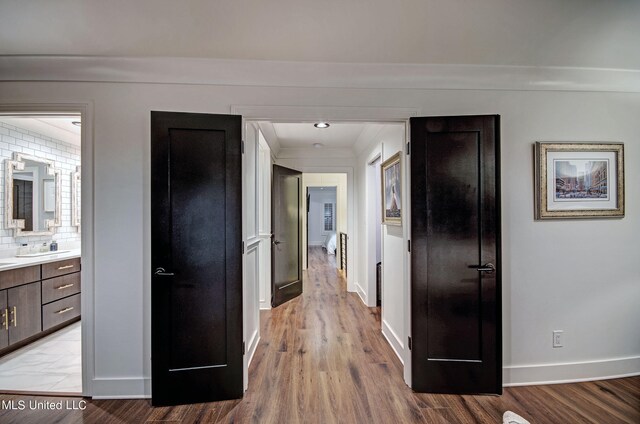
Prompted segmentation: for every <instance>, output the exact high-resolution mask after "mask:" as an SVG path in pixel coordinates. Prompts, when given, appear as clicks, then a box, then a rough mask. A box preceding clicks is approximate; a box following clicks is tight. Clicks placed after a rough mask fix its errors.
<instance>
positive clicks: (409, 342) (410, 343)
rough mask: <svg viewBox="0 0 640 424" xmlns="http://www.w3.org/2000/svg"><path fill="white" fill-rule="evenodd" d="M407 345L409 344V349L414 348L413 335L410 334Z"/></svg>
mask: <svg viewBox="0 0 640 424" xmlns="http://www.w3.org/2000/svg"><path fill="white" fill-rule="evenodd" d="M407 345H408V346H409V350H411V349H413V342H412V341H411V336H409V340H408V341H407Z"/></svg>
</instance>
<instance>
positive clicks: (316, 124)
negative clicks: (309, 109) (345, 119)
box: [313, 122, 330, 128]
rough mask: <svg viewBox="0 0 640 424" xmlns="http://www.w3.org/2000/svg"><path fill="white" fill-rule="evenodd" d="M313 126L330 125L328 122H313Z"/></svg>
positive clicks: (326, 126)
mask: <svg viewBox="0 0 640 424" xmlns="http://www.w3.org/2000/svg"><path fill="white" fill-rule="evenodd" d="M313 126H314V127H316V128H329V127H330V125H329V123H328V122H316V123H315V124H313Z"/></svg>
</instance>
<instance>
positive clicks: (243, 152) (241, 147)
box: [241, 140, 244, 155]
mask: <svg viewBox="0 0 640 424" xmlns="http://www.w3.org/2000/svg"><path fill="white" fill-rule="evenodd" d="M241 149H242V154H243V155H244V140H242V147H241Z"/></svg>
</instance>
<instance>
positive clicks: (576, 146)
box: [535, 142, 624, 219]
mask: <svg viewBox="0 0 640 424" xmlns="http://www.w3.org/2000/svg"><path fill="white" fill-rule="evenodd" d="M535 184H536V187H535V202H536V206H535V217H536V219H563V218H622V217H624V145H623V144H622V143H554V142H537V143H536V144H535Z"/></svg>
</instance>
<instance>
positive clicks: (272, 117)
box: [230, 105, 421, 387]
mask: <svg viewBox="0 0 640 424" xmlns="http://www.w3.org/2000/svg"><path fill="white" fill-rule="evenodd" d="M230 113H231V114H233V115H241V116H242V129H243V131H244V129H245V127H246V124H247V123H248V122H255V121H270V122H278V121H280V122H318V121H341V122H348V121H354V122H376V123H401V124H404V126H405V140H404V143H405V144H406V142H407V141H408V140H409V139H410V138H409V136H410V134H409V119H410V118H412V117H415V116H420V114H421V110H420V109H419V108H406V107H404V108H403V107H363V106H281V105H231V107H230ZM243 138H244V133H243ZM265 138H266V137H265ZM267 142H268V140H267ZM270 148H271V154H272V156H275V155H276V154H277V152H276V151H275V150H274V146H270ZM403 156H404V157H405V160H404V162H405V163H407V162H408V161H407V160H406V155H403ZM244 160H245V157H244V156H243V166H244ZM274 163H275V164H277V165H283V166H289V167H292V166H293V167H295V168H296V169H298V170H300V171H301V172H302V173H346V174H347V193H348V194H347V209H348V211H347V233H348V236H349V237H350V238H352V239H353V240H354V241H355V240H357V238H358V237H359V235H358V234H357V226H356V225H355V212H354V210H355V205H356V201H355V196H356V194H357V193H356V192H355V181H354V178H355V172H356V170H355V169H354V167H352V166H300V164H295V165H296V166H294V163H289V162H287V160H286V159H279V160H278V161H276V162H274ZM403 170H404V171H403V173H404V176H403V183H404V187H405V192H406V194H404V200H403V208H406V209H405V210H410V208H411V205H410V203H409V199H410V196H411V193H410V192H409V191H408V189H409V187H410V186H409V180H408V178H409V177H408V176H409V175H410V168H409V167H408V166H405V165H403ZM243 189H244V184H243ZM244 195H245V194H244V192H243V198H244ZM403 221H404V222H403V240H404V243H405V244H406V243H407V242H408V240H409V236H410V234H411V222H410V220H409V219H408V217H407V218H405V217H403ZM354 244H355V243H348V245H347V257H349V258H351V260H350V263H349V264H348V265H347V266H348V272H347V291H350V292H356V281H355V280H354V274H355V272H354V271H356V270H357V269H358V255H356V254H355V252H354V251H353V249H354V248H355V246H354ZM410 262H411V259H410V257H409V253H407V254H406V255H404V264H403V265H404V272H405V279H404V282H403V293H404V302H403V303H404V304H403V308H404V310H405V314H404V326H405V332H406V334H411V298H410V296H411V287H410V279H409V277H410V275H411V269H410ZM243 269H244V257H243ZM244 313H246V311H245V312H244ZM403 347H404V350H403V352H402V358H401V360H402V362H403V363H404V373H403V374H404V381H405V383H406V384H407V385H408V386H409V387H411V352H410V351H409V349H408V345H407V342H406V340H405V343H404V344H403ZM247 379H248V375H247ZM247 385H248V380H247V381H245V387H247Z"/></svg>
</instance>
